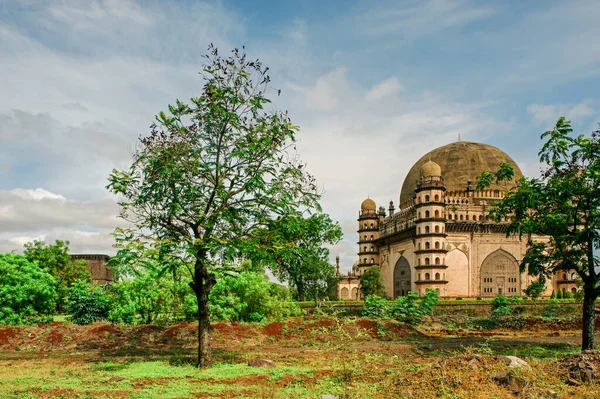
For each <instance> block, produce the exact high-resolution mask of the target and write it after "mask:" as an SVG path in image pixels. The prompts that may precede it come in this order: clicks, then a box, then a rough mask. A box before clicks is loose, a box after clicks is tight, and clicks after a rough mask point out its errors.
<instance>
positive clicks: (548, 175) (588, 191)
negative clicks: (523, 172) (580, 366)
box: [478, 117, 600, 350]
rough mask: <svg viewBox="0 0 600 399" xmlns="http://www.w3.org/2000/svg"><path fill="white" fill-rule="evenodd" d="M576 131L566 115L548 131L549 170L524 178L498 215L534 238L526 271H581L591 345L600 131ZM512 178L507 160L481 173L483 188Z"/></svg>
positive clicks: (599, 223) (598, 290) (599, 243)
mask: <svg viewBox="0 0 600 399" xmlns="http://www.w3.org/2000/svg"><path fill="white" fill-rule="evenodd" d="M572 132H573V129H572V127H571V123H570V121H568V120H567V119H566V118H564V117H561V118H559V119H558V121H557V122H556V125H555V126H554V128H553V129H552V130H550V131H547V132H544V133H543V134H542V136H541V138H542V139H543V140H545V142H544V144H543V145H542V148H541V150H540V152H539V156H540V161H541V162H542V163H544V164H545V165H546V169H545V170H544V171H543V173H542V175H541V176H540V177H539V178H522V179H520V180H519V181H518V182H517V185H516V187H515V188H514V189H512V190H510V191H508V192H507V193H506V196H505V197H504V198H503V199H502V200H501V201H499V202H498V203H497V204H496V205H495V207H494V210H493V215H494V217H495V218H496V219H497V220H502V219H504V218H509V219H510V222H509V224H508V226H507V234H508V235H518V236H520V237H526V238H527V240H528V242H527V245H528V249H527V252H526V254H525V256H524V258H523V260H522V262H521V272H524V271H525V270H527V271H528V273H529V274H530V275H534V276H544V277H546V278H551V277H552V276H553V275H554V273H556V272H558V271H566V272H571V271H575V272H576V273H577V274H578V275H579V277H580V278H581V280H582V281H583V291H584V301H583V332H582V344H581V348H582V350H587V349H593V348H594V326H595V320H596V309H595V305H596V299H597V298H598V296H600V271H599V269H600V259H599V258H598V256H597V255H596V254H595V253H594V250H595V249H597V248H599V247H600V178H599V176H600V130H597V131H594V132H592V134H591V135H590V136H585V135H579V136H576V137H573V136H572ZM509 178H512V168H511V167H510V165H501V166H500V170H499V171H498V172H496V173H495V174H492V173H489V172H485V173H483V174H482V175H481V176H480V177H479V182H478V189H483V188H485V187H488V186H489V185H490V184H491V183H492V181H493V180H494V179H496V181H506V180H509ZM536 236H537V237H548V238H549V239H548V240H545V239H541V240H540V239H536V238H535V237H536ZM558 295H562V293H561V292H560V291H559V293H558ZM558 295H557V297H558Z"/></svg>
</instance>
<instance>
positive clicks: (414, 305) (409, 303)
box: [391, 290, 439, 325]
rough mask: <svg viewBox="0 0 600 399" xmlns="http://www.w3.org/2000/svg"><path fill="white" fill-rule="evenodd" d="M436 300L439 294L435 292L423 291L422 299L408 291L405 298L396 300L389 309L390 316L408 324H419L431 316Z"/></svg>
mask: <svg viewBox="0 0 600 399" xmlns="http://www.w3.org/2000/svg"><path fill="white" fill-rule="evenodd" d="M438 300H439V294H438V292H437V291H435V290H427V291H425V295H423V297H422V298H419V294H417V293H416V292H412V291H410V292H409V293H408V294H407V295H406V296H401V297H399V298H398V299H396V303H395V304H394V305H393V306H392V309H391V316H392V317H393V318H395V319H396V320H399V321H403V322H406V323H409V324H413V325H414V324H419V323H420V322H421V320H423V318H424V317H425V316H429V315H431V314H432V312H433V307H434V306H435V305H436V304H437V302H438Z"/></svg>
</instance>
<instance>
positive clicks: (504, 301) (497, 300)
mask: <svg viewBox="0 0 600 399" xmlns="http://www.w3.org/2000/svg"><path fill="white" fill-rule="evenodd" d="M508 304H509V302H508V298H507V297H505V296H504V295H502V294H498V295H496V296H495V297H494V299H493V300H492V311H493V310H496V309H498V308H502V307H506V306H508Z"/></svg>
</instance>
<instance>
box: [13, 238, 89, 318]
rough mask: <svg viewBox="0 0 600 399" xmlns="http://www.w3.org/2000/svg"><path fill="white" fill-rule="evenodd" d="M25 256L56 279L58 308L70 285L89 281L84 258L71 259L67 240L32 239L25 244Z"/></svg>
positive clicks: (59, 308) (62, 302)
mask: <svg viewBox="0 0 600 399" xmlns="http://www.w3.org/2000/svg"><path fill="white" fill-rule="evenodd" d="M24 254H25V257H26V258H27V259H28V260H29V261H30V262H37V263H38V264H39V266H40V267H41V268H42V269H44V270H46V271H47V272H48V273H50V274H51V275H52V276H53V277H54V279H55V280H56V293H57V294H58V304H57V305H58V310H59V311H61V312H62V311H63V310H64V308H65V305H66V300H67V295H68V293H69V289H70V288H71V286H72V285H73V284H74V283H75V282H76V281H79V280H84V281H88V282H89V281H90V279H91V275H90V272H89V271H88V270H87V267H86V263H85V261H84V260H82V259H79V260H73V261H72V260H71V257H70V255H69V241H61V240H56V241H55V242H54V244H48V245H46V244H45V243H44V242H43V241H37V240H36V241H33V242H30V243H27V244H25V251H24Z"/></svg>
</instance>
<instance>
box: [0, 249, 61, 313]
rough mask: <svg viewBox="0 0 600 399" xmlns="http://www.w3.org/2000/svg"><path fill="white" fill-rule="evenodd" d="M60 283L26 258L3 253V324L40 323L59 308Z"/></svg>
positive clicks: (0, 307) (0, 256) (0, 268)
mask: <svg viewBox="0 0 600 399" xmlns="http://www.w3.org/2000/svg"><path fill="white" fill-rule="evenodd" d="M55 287H56V281H55V280H54V278H53V277H52V276H51V275H50V274H49V273H48V272H47V271H45V270H43V269H41V268H40V267H39V266H38V264H37V263H36V262H31V261H29V260H28V259H27V258H26V257H24V256H22V255H13V254H0V324H9V325H17V324H24V323H31V322H36V321H38V320H39V317H40V316H43V315H50V314H52V313H53V312H54V310H55V309H56V301H57V294H56V288H55Z"/></svg>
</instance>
